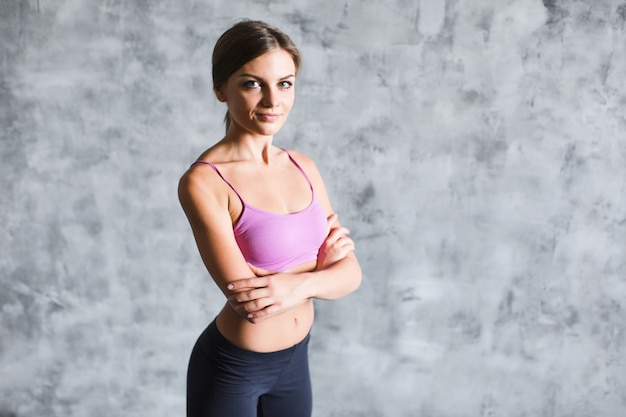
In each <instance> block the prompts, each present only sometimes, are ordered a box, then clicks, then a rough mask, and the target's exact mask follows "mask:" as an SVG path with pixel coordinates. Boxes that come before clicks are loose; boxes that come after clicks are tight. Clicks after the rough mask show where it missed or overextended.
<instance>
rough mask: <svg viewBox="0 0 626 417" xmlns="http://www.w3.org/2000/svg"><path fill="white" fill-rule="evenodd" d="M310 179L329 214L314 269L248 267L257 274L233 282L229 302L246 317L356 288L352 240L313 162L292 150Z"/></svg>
mask: <svg viewBox="0 0 626 417" xmlns="http://www.w3.org/2000/svg"><path fill="white" fill-rule="evenodd" d="M292 155H293V156H294V157H295V158H296V159H297V161H298V163H299V164H300V166H301V167H302V168H303V169H304V170H305V172H306V173H307V176H308V177H309V179H310V180H311V182H312V184H313V187H314V188H315V192H316V195H317V198H318V200H319V202H320V204H321V205H322V207H324V210H325V211H326V214H327V215H328V216H329V229H330V231H329V235H328V237H327V239H326V240H325V242H324V244H323V245H322V247H321V248H320V252H319V254H318V264H317V267H316V268H315V270H313V271H310V272H302V273H295V274H292V273H272V272H270V271H264V270H260V269H258V268H254V267H251V269H252V270H253V272H254V273H255V274H256V275H257V278H251V279H243V280H239V281H236V282H232V283H231V284H230V286H229V290H230V292H231V296H230V297H229V299H230V300H231V304H232V305H233V307H235V309H236V310H238V311H239V313H240V314H242V315H243V314H247V318H248V320H250V321H251V322H253V323H258V322H260V321H263V320H265V319H267V318H270V317H272V316H275V315H278V314H281V313H284V312H285V311H288V310H290V309H292V308H294V307H295V306H297V305H300V304H302V303H303V302H305V301H306V300H308V299H310V298H318V299H324V300H335V299H338V298H341V297H343V296H345V295H348V294H350V293H351V292H353V291H355V290H356V289H357V288H358V287H359V285H360V283H361V275H362V274H361V267H360V266H359V262H358V260H357V258H356V256H355V255H354V253H353V250H354V243H353V242H352V240H351V239H349V238H347V233H348V231H347V229H345V228H343V227H341V225H340V224H339V221H338V220H337V218H336V215H334V214H333V211H332V207H331V204H330V201H329V198H328V193H327V191H326V187H325V186H324V182H323V181H322V178H321V175H320V174H319V171H318V170H317V168H316V167H315V164H314V163H313V162H312V161H311V160H310V159H309V158H307V157H305V156H303V155H302V154H299V153H297V152H292Z"/></svg>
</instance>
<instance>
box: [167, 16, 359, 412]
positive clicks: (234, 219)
mask: <svg viewBox="0 0 626 417" xmlns="http://www.w3.org/2000/svg"><path fill="white" fill-rule="evenodd" d="M299 66H300V54H299V52H298V50H297V48H296V47H295V46H294V44H293V43H292V41H291V40H290V39H289V38H288V37H287V36H286V35H285V34H283V33H282V32H281V31H279V30H278V29H277V28H274V27H272V26H270V25H267V24H265V23H263V22H257V21H244V22H240V23H238V24H236V25H234V26H233V27H232V28H230V29H229V30H228V31H226V32H225V33H224V34H223V35H222V36H221V37H220V39H219V40H218V41H217V44H216V46H215V49H214V52H213V86H214V91H215V94H216V96H217V98H218V100H219V101H221V102H224V103H226V105H227V108H228V112H227V114H226V135H225V136H224V138H222V139H221V140H220V141H219V142H218V143H217V144H215V145H214V146H213V147H211V148H209V149H208V150H207V151H205V152H204V153H203V154H202V155H201V156H200V158H199V159H198V161H196V163H194V164H193V165H192V166H191V167H190V169H189V170H188V171H187V172H186V173H185V174H184V175H183V177H182V178H181V181H180V185H179V198H180V201H181V204H182V206H183V209H184V211H185V213H186V215H187V218H188V219H189V222H190V224H191V228H192V230H193V234H194V237H195V240H196V243H197V246H198V249H199V252H200V255H201V257H202V259H203V261H204V264H205V265H206V268H207V269H208V271H209V273H210V275H211V277H212V278H213V280H214V281H215V283H216V284H217V285H218V287H219V288H220V289H221V290H222V292H223V293H224V295H225V296H226V298H227V302H226V303H225V305H224V307H223V309H222V310H221V312H220V313H219V314H218V315H217V317H216V319H215V320H214V321H213V322H212V323H211V324H210V325H209V326H208V327H207V329H206V330H205V331H204V332H203V333H202V335H201V336H200V337H199V339H198V341H197V343H196V345H195V347H194V349H193V352H192V354H191V359H190V363H189V370H188V381H187V415H188V416H190V417H197V416H203V417H208V416H221V417H224V416H235V417H248V416H270V417H281V416H285V417H287V416H288V417H301V416H310V415H311V404H312V402H311V385H310V378H309V369H308V359H307V346H308V340H309V331H310V329H311V326H312V324H313V302H312V300H313V299H314V298H317V299H325V300H332V299H337V298H340V297H343V296H345V295H347V294H349V293H350V292H352V291H354V290H355V289H357V288H358V286H359V285H360V282H361V270H360V267H359V264H358V261H357V259H356V257H355V256H354V253H353V252H354V243H353V241H352V240H351V239H350V238H349V237H348V236H347V234H348V231H347V229H345V228H344V227H342V226H341V225H340V224H339V222H338V220H337V216H336V215H335V214H333V211H332V208H331V204H330V202H329V199H328V195H327V192H326V188H325V186H324V183H323V181H322V178H321V176H320V174H319V172H318V170H317V168H316V167H315V165H314V163H313V162H312V161H311V160H310V159H309V158H307V157H306V156H304V155H303V154H301V153H298V152H295V151H287V150H284V149H282V148H278V147H276V146H274V145H273V143H272V140H273V137H274V135H275V134H276V133H277V132H278V131H279V130H280V128H281V127H282V125H283V124H284V123H285V120H286V118H287V116H288V114H289V111H290V110H291V107H292V105H293V102H294V98H295V95H294V89H295V81H296V75H297V73H298V69H299Z"/></svg>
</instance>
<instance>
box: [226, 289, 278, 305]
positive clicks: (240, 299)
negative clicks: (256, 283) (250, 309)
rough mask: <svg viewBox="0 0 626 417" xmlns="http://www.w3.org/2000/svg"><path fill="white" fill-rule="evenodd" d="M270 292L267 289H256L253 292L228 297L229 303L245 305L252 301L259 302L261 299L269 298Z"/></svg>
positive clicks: (248, 291) (243, 292)
mask: <svg viewBox="0 0 626 417" xmlns="http://www.w3.org/2000/svg"><path fill="white" fill-rule="evenodd" d="M269 296H270V290H268V289H267V288H255V289H253V290H247V291H241V292H238V293H234V294H233V295H231V296H230V297H228V300H229V301H234V302H236V303H245V302H248V301H252V300H258V299H259V298H263V297H269Z"/></svg>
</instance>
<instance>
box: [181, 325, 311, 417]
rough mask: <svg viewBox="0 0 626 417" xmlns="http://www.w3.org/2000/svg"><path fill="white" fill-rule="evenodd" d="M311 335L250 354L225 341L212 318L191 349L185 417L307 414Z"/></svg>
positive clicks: (289, 416) (294, 416)
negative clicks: (289, 344) (280, 347)
mask: <svg viewBox="0 0 626 417" xmlns="http://www.w3.org/2000/svg"><path fill="white" fill-rule="evenodd" d="M309 337H310V336H308V335H307V337H306V338H305V339H304V340H303V341H301V342H300V343H298V344H297V345H295V346H293V347H291V348H288V349H284V350H279V351H277V352H269V353H259V352H252V351H249V350H246V349H243V348H240V347H239V346H236V345H234V344H232V343H231V342H229V341H228V340H227V339H226V338H225V337H224V336H222V334H221V333H220V332H219V331H218V330H217V326H216V325H215V321H213V322H212V323H211V324H210V325H209V327H207V328H206V330H205V331H204V332H203V333H202V334H201V335H200V337H199V338H198V341H197V342H196V345H195V346H194V348H193V351H192V352H191V358H190V360H189V369H188V372H187V417H310V416H311V408H312V398H311V378H310V375H309V361H308V344H309Z"/></svg>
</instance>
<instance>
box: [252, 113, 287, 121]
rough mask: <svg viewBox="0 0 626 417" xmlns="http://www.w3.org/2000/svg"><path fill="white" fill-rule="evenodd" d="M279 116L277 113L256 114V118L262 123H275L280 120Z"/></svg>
mask: <svg viewBox="0 0 626 417" xmlns="http://www.w3.org/2000/svg"><path fill="white" fill-rule="evenodd" d="M280 116H281V114H278V113H257V114H256V117H257V118H258V119H259V120H261V121H262V122H270V123H271V122H275V121H277V120H278V119H280Z"/></svg>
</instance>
